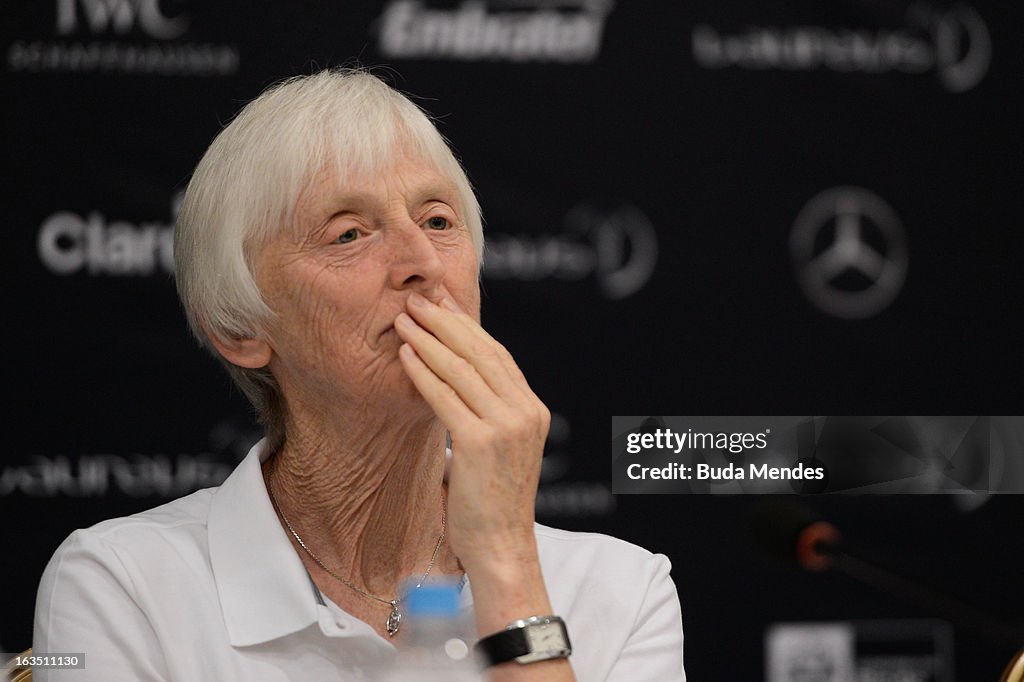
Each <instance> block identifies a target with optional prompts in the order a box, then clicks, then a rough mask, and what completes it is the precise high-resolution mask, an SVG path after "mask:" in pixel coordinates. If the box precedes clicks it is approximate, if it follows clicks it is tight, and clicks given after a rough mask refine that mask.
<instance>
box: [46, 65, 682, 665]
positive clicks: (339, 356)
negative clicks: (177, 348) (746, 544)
mask: <svg viewBox="0 0 1024 682" xmlns="http://www.w3.org/2000/svg"><path fill="white" fill-rule="evenodd" d="M482 251H483V236H482V231H481V217H480V210H479V206H478V204H477V201H476V199H475V197H474V195H473V191H472V189H471V188H470V184H469V181H468V180H467V178H466V175H465V174H464V172H463V171H462V169H461V167H460V166H459V163H458V162H457V161H456V160H455V158H454V157H453V155H452V153H451V151H450V150H449V148H448V146H447V145H446V143H445V141H444V140H443V138H442V137H441V135H440V134H439V133H438V132H437V130H436V129H435V127H434V125H433V124H432V123H431V121H430V120H429V119H428V118H427V117H426V116H425V115H424V114H423V113H422V112H421V111H420V110H419V109H418V108H417V107H416V106H415V105H413V104H412V103H411V102H410V101H409V100H407V99H406V98H405V97H403V96H402V95H400V94H399V93H397V92H396V91H394V90H392V89H391V88H390V87H388V86H387V85H385V84H384V83H383V82H381V81H380V80H378V79H377V78H376V77H374V76H372V75H370V74H367V73H363V72H359V71H324V72H320V73H317V74H315V75H312V76H308V77H301V78H295V79H292V80H289V81H286V82H284V83H282V84H280V85H277V86H275V87H273V88H271V89H270V90H268V91H267V92H265V93H264V94H263V95H261V96H260V97H259V98H258V99H256V100H255V101H253V102H252V103H250V104H249V105H248V106H246V107H245V108H244V109H243V110H242V111H241V113H239V115H238V116H237V118H235V120H234V121H233V122H232V123H231V124H230V125H229V126H227V127H226V128H225V129H224V130H223V131H222V132H221V133H220V134H219V135H218V137H217V138H216V139H215V140H214V142H213V143H212V144H211V145H210V148H209V150H208V151H207V152H206V154H205V156H204V157H203V159H202V161H200V163H199V166H198V167H197V168H196V171H195V174H194V176H193V178H192V180H191V182H190V184H189V186H188V191H187V192H186V195H185V200H184V203H183V206H182V211H181V215H180V218H179V220H178V225H177V233H176V241H175V259H176V263H177V281H178V290H179V293H180V296H181V300H182V303H183V305H184V308H185V311H186V313H187V315H188V319H189V322H190V324H191V326H192V329H193V331H194V332H195V334H196V336H197V337H198V338H199V339H200V340H201V341H202V343H203V344H205V345H206V346H207V347H208V348H210V349H211V350H212V351H213V352H214V353H215V354H216V355H217V356H218V357H219V358H221V360H222V361H223V362H224V365H225V366H226V367H227V369H228V371H229V372H230V374H231V376H232V378H233V379H234V381H235V382H236V383H237V384H238V386H240V387H241V389H242V390H243V391H244V392H245V394H246V395H247V396H248V397H249V399H250V400H251V401H252V403H253V405H254V406H255V408H256V410H257V412H258V415H259V418H260V420H261V422H262V423H263V425H264V427H265V429H266V437H265V438H264V439H263V440H262V441H260V442H259V443H258V444H257V445H256V446H255V447H254V448H253V449H252V451H251V452H250V454H249V456H248V457H246V458H245V459H244V460H243V461H242V462H241V464H240V465H239V466H238V468H237V469H236V470H235V471H234V472H233V473H232V474H231V476H230V477H229V478H228V479H227V480H226V481H225V482H224V484H223V485H221V486H220V487H219V488H215V489H207V490H200V491H198V492H196V493H194V494H192V495H189V496H187V497H185V498H182V499H180V500H177V501H174V502H171V503H170V504H167V505H164V506H162V507H158V508H156V509H153V510H150V511H148V512H145V513H142V514H137V515H135V516H132V517H128V518H123V519H114V520H111V521H107V522H104V523H101V524H98V525H97V526H94V527H92V528H89V529H85V530H79V531H76V532H75V533H73V534H72V535H71V536H70V537H69V538H68V539H67V540H66V541H65V542H64V544H62V545H61V547H60V548H59V549H58V550H57V552H56V554H55V555H54V557H53V559H52V561H51V562H50V564H49V566H48V567H47V570H46V572H45V574H44V576H43V579H42V583H41V586H40V589H39V597H38V602H37V612H36V624H35V640H34V647H35V650H36V651H37V652H40V653H44V652H46V653H53V652H84V653H85V665H86V671H85V672H82V671H67V672H66V673H65V674H66V679H69V680H71V679H104V680H133V681H138V680H326V679H332V680H333V679H343V680H349V679H363V678H364V676H365V675H367V674H368V673H367V671H369V670H372V669H374V667H375V666H376V665H377V664H379V663H380V662H381V661H384V660H387V659H388V658H389V657H393V656H394V653H395V650H396V647H401V645H402V641H403V638H404V637H406V636H407V632H406V630H405V629H403V627H402V621H401V614H402V599H401V595H400V594H399V590H400V584H401V583H402V582H403V581H404V580H405V579H406V578H408V577H409V576H415V577H416V578H417V579H418V580H420V581H422V580H423V579H424V578H434V577H439V576H448V577H451V578H452V579H454V580H461V581H462V584H463V585H464V589H463V591H462V595H461V599H462V603H463V605H464V606H465V608H466V609H471V610H472V614H473V616H474V617H475V626H476V631H477V634H478V635H479V637H481V638H482V641H483V642H484V645H485V648H486V650H487V651H488V652H489V654H490V656H491V660H490V662H491V664H492V665H491V667H490V668H489V673H488V674H489V677H490V679H493V680H509V681H512V680H571V679H580V680H587V681H589V680H628V681H630V682H636V681H637V680H657V681H659V682H664V681H669V680H679V679H682V678H683V671H682V626H681V619H680V613H679V602H678V598H677V596H676V590H675V587H674V585H673V583H672V580H671V578H670V577H669V563H668V561H667V559H666V558H665V557H663V556H661V555H652V554H650V553H649V552H647V551H645V550H642V549H640V548H638V547H635V546H633V545H630V544H627V543H625V542H622V541H619V540H615V539H613V538H609V537H605V536H600V535H592V534H581V533H571V532H565V531H559V530H554V529H551V528H546V527H543V526H540V525H537V524H536V523H535V522H534V496H535V493H536V488H537V481H538V475H539V471H540V464H541V456H542V452H543V448H544V441H545V438H546V435H547V430H548V422H549V413H548V410H547V409H546V408H545V406H544V404H543V403H542V402H541V401H540V400H539V399H538V398H537V396H536V395H534V393H533V391H531V390H530V387H529V385H528V384H527V381H526V379H525V378H524V377H523V374H522V372H521V371H520V370H519V368H518V367H517V366H516V363H515V361H514V360H513V359H512V357H511V356H510V355H509V353H508V352H507V351H506V350H505V348H503V347H502V346H501V345H500V344H499V343H498V342H497V341H495V340H494V339H493V338H492V337H491V336H490V335H488V334H487V332H485V331H484V330H483V329H482V328H481V327H480V324H479V318H480V315H479V309H480V290H479V286H478V275H479V270H480V264H481V255H482ZM449 438H450V444H451V448H450V449H451V453H452V454H451V457H450V461H449V460H448V458H446V442H447V439H449ZM532 617H538V619H537V620H533V621H531V620H529V619H531V618H532ZM547 617H553V618H547ZM544 622H547V623H548V624H547V625H545V626H541V625H540V624H541V623H544ZM563 624H564V628H565V629H564V630H563ZM539 627H543V628H544V629H543V632H544V633H545V637H546V638H547V639H548V644H547V645H543V644H541V645H538V644H537V642H536V640H538V639H539V638H537V637H534V636H533V635H534V634H535V633H536V632H541V630H538V629H537V628H539ZM566 631H567V632H568V633H569V634H571V643H572V655H571V658H569V657H567V655H566V653H567V652H565V651H559V649H561V648H562V646H561V642H562V641H563V640H565V641H567V640H568V635H567V634H566ZM524 635H525V636H524ZM488 643H489V644H488ZM531 654H532V655H531ZM533 659H540V660H533ZM523 661H531V662H523ZM52 674H53V675H54V678H56V676H57V674H56V673H52ZM79 674H80V675H81V677H78V676H77V675H79ZM61 679H64V678H61Z"/></svg>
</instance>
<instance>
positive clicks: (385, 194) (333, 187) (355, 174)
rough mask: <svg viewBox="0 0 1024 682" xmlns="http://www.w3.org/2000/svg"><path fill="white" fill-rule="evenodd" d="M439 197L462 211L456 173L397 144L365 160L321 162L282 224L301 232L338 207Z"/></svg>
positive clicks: (295, 233) (292, 231)
mask: <svg viewBox="0 0 1024 682" xmlns="http://www.w3.org/2000/svg"><path fill="white" fill-rule="evenodd" d="M427 200H441V201H444V202H446V203H448V204H450V205H451V206H452V207H453V208H454V209H455V210H456V211H457V212H458V213H459V215H460V216H462V215H463V207H462V206H461V202H460V197H459V191H458V185H457V184H456V178H453V177H451V176H450V175H449V174H448V173H447V172H446V169H444V168H442V167H441V166H440V165H439V164H438V163H436V162H435V160H434V159H432V158H429V157H424V156H423V155H422V154H418V153H416V152H415V151H413V150H409V149H406V148H396V149H395V150H394V153H393V154H392V155H389V156H388V157H382V158H380V159H378V160H376V163H374V164H373V165H370V164H358V165H356V164H348V163H335V164H325V165H323V166H321V167H320V168H319V169H317V170H316V171H315V172H313V173H312V174H311V175H310V178H309V180H308V181H307V182H306V183H305V185H304V186H303V187H302V189H301V190H300V191H299V193H298V195H297V196H296V198H295V202H294V206H293V209H292V215H291V219H290V220H289V221H288V222H287V223H286V224H285V225H283V226H282V227H284V228H285V231H286V233H287V234H289V235H292V236H296V237H299V238H301V237H303V236H304V235H306V234H308V232H309V230H310V229H312V228H315V227H316V226H317V225H319V224H320V223H322V222H323V221H324V220H325V219H326V218H328V217H329V216H330V215H332V214H334V213H336V212H337V211H339V210H342V209H344V210H361V209H372V208H378V207H382V206H384V205H391V204H392V203H393V202H395V201H402V202H409V203H422V202H424V201H427Z"/></svg>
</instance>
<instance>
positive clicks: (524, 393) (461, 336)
mask: <svg viewBox="0 0 1024 682" xmlns="http://www.w3.org/2000/svg"><path fill="white" fill-rule="evenodd" d="M451 306H452V307H454V303H452V304H451ZM407 308H408V310H409V314H410V315H411V316H412V317H413V318H414V319H415V321H416V322H417V323H418V325H419V326H420V327H421V328H422V329H424V330H426V331H427V332H429V333H430V335H433V336H434V337H435V338H436V340H438V341H440V346H441V347H443V348H446V349H447V350H449V352H451V353H453V354H454V355H455V356H457V357H459V358H461V359H462V360H464V361H466V362H467V363H469V365H470V366H472V368H473V369H475V370H476V373H477V374H478V375H479V377H481V378H482V379H483V380H484V381H485V382H486V383H487V385H488V386H489V387H490V388H491V390H492V391H494V393H496V394H497V395H498V396H500V397H501V398H502V399H504V400H506V401H508V402H510V403H513V404H522V403H524V402H527V401H529V400H531V399H533V398H534V396H533V392H532V391H530V388H529V385H527V383H526V380H525V378H524V377H523V374H522V372H521V371H520V370H519V367H518V366H517V365H516V363H515V361H514V360H513V359H512V356H511V354H509V352H508V351H507V350H506V349H505V348H504V347H503V346H502V345H501V344H500V343H498V342H497V341H495V340H494V338H492V337H491V336H490V335H489V334H488V333H487V332H485V331H484V330H483V328H482V327H480V325H479V324H477V323H476V321H475V320H473V319H472V318H470V317H469V316H468V315H466V314H465V313H462V312H457V311H453V310H452V309H451V308H449V307H446V308H442V307H440V306H438V305H437V304H435V303H433V302H431V301H428V300H427V299H426V298H424V297H422V296H420V295H418V294H412V295H411V296H410V297H409V305H408V306H407ZM403 338H404V337H403ZM406 340H407V341H409V339H406ZM414 347H415V348H416V350H417V352H419V353H420V355H421V357H422V358H423V360H424V361H425V362H427V364H428V365H429V366H430V367H431V369H433V370H434V371H435V372H436V373H437V374H438V376H439V377H441V378H443V379H447V378H448V374H449V368H448V365H450V366H451V367H454V368H455V369H456V371H455V372H454V376H455V378H459V377H458V374H459V372H458V368H459V367H460V363H458V362H457V361H449V360H448V359H447V358H446V356H444V354H443V353H440V352H438V353H430V354H426V353H425V351H426V349H427V347H428V346H427V345H426V344H424V346H423V347H422V348H421V347H420V346H419V345H417V344H414ZM434 360H437V364H435V362H434Z"/></svg>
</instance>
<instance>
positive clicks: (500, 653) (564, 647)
mask: <svg viewBox="0 0 1024 682" xmlns="http://www.w3.org/2000/svg"><path fill="white" fill-rule="evenodd" d="M476 648H477V651H479V652H480V653H481V654H483V657H484V658H485V659H486V660H487V661H488V662H489V663H490V665H498V664H499V663H505V662H506V661H515V662H516V663H524V664H525V663H536V662H537V661H546V660H548V659H550V658H567V657H568V656H569V654H571V653H572V644H570V643H569V632H568V631H567V630H566V629H565V621H563V620H562V619H561V618H559V617H558V616H531V617H529V618H526V619H524V620H517V621H514V622H512V623H509V624H508V625H506V626H505V629H504V630H502V631H501V632H496V633H494V634H493V635H488V636H487V637H484V638H483V639H481V640H480V641H479V642H477V643H476Z"/></svg>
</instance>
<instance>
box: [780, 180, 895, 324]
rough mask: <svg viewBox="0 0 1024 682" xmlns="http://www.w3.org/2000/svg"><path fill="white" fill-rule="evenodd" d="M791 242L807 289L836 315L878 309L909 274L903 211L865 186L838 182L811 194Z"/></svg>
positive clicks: (860, 316)
mask: <svg viewBox="0 0 1024 682" xmlns="http://www.w3.org/2000/svg"><path fill="white" fill-rule="evenodd" d="M789 247H790V253H791V254H792V256H793V265H794V267H795V268H796V276H797V279H798V281H799V283H800V287H801V289H803V292H804V294H806V295H807V298H809V299H810V300H811V302H812V303H814V304H815V305H816V306H817V307H818V308H820V309H821V310H823V311H825V312H826V313H828V314H830V315H832V316H834V317H839V318H844V319H864V318H868V317H871V316H873V315H877V314H878V313H880V312H881V311H883V310H885V308H887V307H888V306H889V304H890V303H892V302H893V300H894V299H895V298H896V295H897V294H899V292H900V289H901V288H902V287H903V281H904V279H905V278H906V275H907V247H906V238H905V236H904V231H903V226H902V225H901V223H900V219H899V217H898V216H897V215H896V212H895V211H894V210H893V209H892V208H891V207H890V206H889V205H888V204H887V203H886V202H885V201H884V200H883V199H882V198H881V197H879V196H878V195H877V194H874V193H872V192H869V191H868V190H866V189H863V188H860V187H833V188H832V189H829V190H825V191H824V192H822V193H821V194H819V195H817V196H816V197H814V198H813V199H811V200H810V201H809V202H808V203H807V205H806V206H804V208H803V209H802V210H801V211H800V214H799V215H798V216H797V218H796V221H795V222H794V223H793V230H792V232H791V233H790V238H789Z"/></svg>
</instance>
